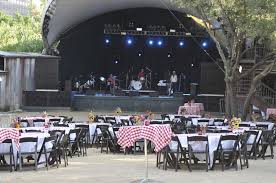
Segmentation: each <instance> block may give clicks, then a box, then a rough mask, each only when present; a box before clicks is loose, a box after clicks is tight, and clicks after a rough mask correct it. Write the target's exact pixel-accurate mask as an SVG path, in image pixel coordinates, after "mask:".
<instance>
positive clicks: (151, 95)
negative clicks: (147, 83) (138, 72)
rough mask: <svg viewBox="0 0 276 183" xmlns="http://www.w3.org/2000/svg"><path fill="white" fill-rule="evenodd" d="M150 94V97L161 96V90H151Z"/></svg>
mask: <svg viewBox="0 0 276 183" xmlns="http://www.w3.org/2000/svg"><path fill="white" fill-rule="evenodd" d="M149 96H150V97H159V92H157V91H156V92H151V93H149Z"/></svg>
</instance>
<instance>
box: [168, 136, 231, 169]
mask: <svg viewBox="0 0 276 183" xmlns="http://www.w3.org/2000/svg"><path fill="white" fill-rule="evenodd" d="M196 135H197V134H178V135H177V136H178V138H179V141H180V143H181V145H182V147H184V148H186V149H187V150H188V140H187V139H188V138H187V137H188V136H196ZM206 135H207V136H208V141H209V157H210V168H211V167H212V166H213V160H214V152H215V151H216V150H217V147H218V144H219V139H220V136H221V135H229V134H221V133H208V134H206ZM190 144H191V146H192V148H193V150H194V151H202V150H203V151H204V150H205V147H206V146H205V145H206V143H204V142H191V143H190ZM176 145H177V144H174V143H171V144H170V147H171V148H172V149H176ZM232 146H233V141H226V142H224V143H223V147H224V148H227V147H232ZM196 157H197V158H198V159H199V160H201V161H202V160H205V159H206V156H205V154H196Z"/></svg>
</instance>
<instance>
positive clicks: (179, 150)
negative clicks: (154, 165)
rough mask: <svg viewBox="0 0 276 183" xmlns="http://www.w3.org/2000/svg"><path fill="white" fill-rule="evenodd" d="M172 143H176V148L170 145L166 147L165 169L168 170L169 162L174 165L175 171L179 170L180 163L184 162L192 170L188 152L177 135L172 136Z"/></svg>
mask: <svg viewBox="0 0 276 183" xmlns="http://www.w3.org/2000/svg"><path fill="white" fill-rule="evenodd" d="M171 144H174V145H176V149H172V148H171V147H170V146H169V145H168V146H167V147H166V151H165V157H164V169H165V170H167V165H168V162H169V164H171V165H172V166H174V168H175V171H177V170H178V169H179V168H180V164H182V163H183V164H185V165H186V166H187V168H188V169H189V171H191V166H190V164H189V162H188V158H187V155H188V152H187V151H186V149H184V148H183V147H182V145H181V143H180V141H179V139H178V137H177V136H172V140H171ZM157 158H158V156H157ZM157 161H158V159H157Z"/></svg>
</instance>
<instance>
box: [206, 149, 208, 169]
mask: <svg viewBox="0 0 276 183" xmlns="http://www.w3.org/2000/svg"><path fill="white" fill-rule="evenodd" d="M208 170H209V153H208V151H207V152H206V172H208Z"/></svg>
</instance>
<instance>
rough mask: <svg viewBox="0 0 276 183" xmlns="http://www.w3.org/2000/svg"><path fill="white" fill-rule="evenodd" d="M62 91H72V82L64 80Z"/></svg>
mask: <svg viewBox="0 0 276 183" xmlns="http://www.w3.org/2000/svg"><path fill="white" fill-rule="evenodd" d="M64 91H67V92H71V91H72V82H71V80H66V81H65V86H64Z"/></svg>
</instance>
